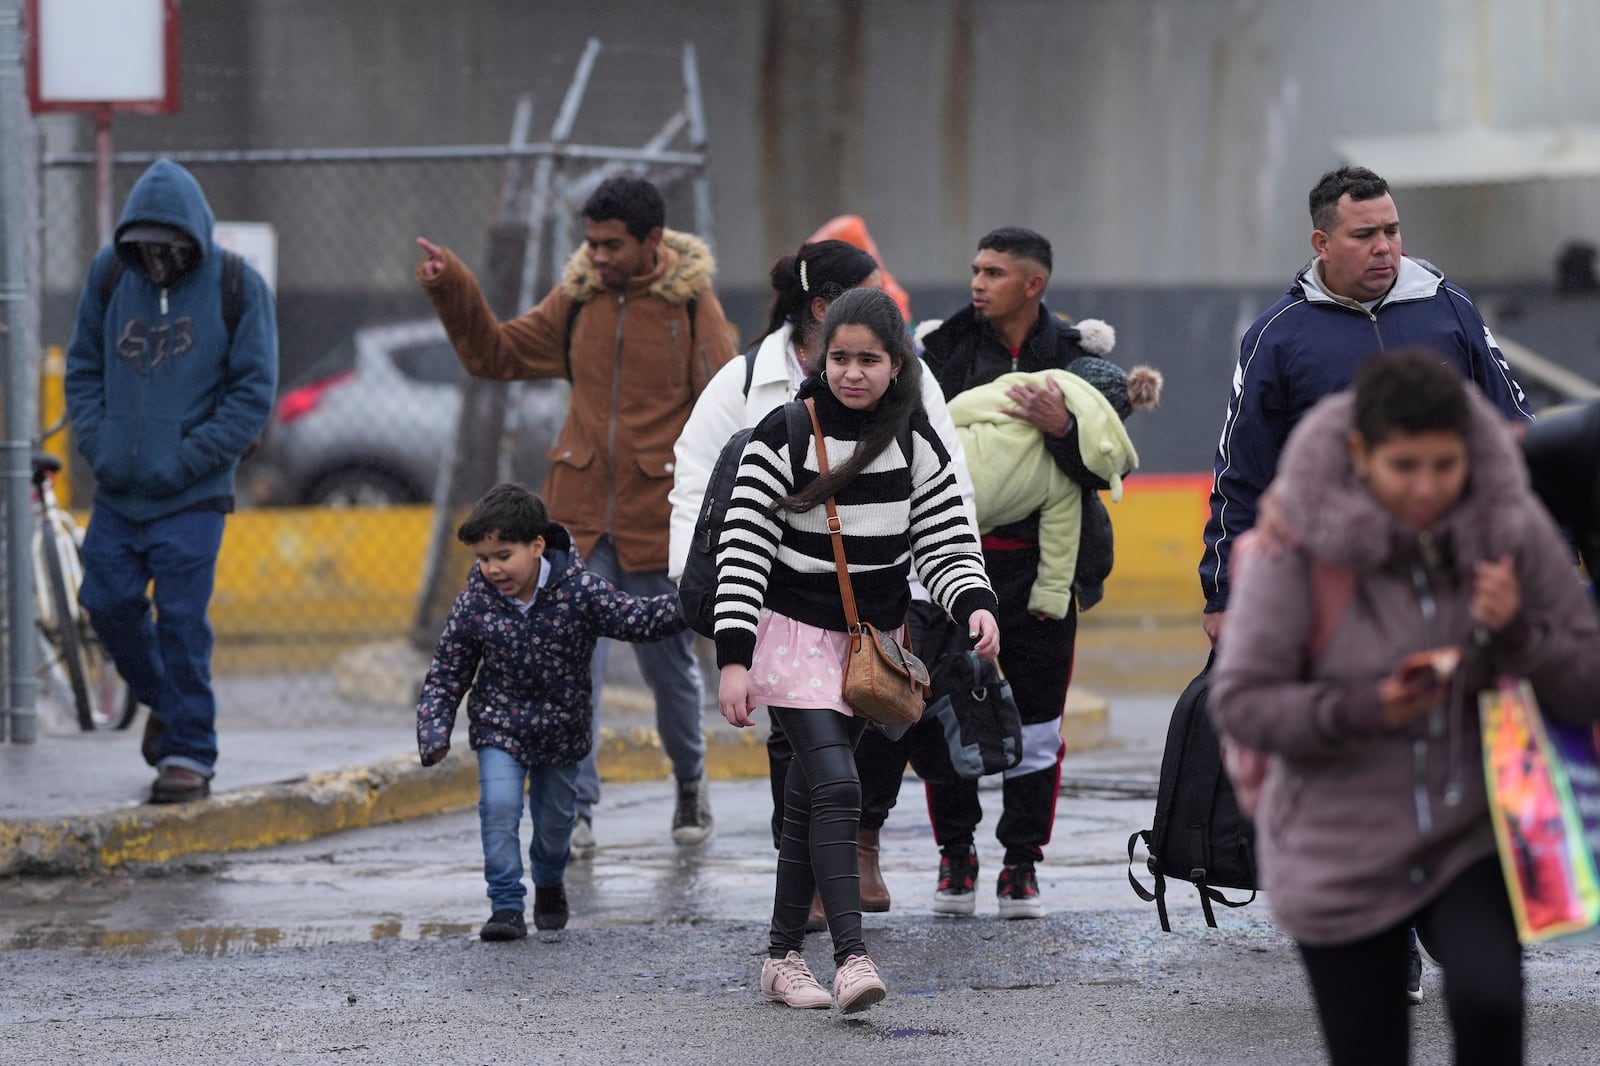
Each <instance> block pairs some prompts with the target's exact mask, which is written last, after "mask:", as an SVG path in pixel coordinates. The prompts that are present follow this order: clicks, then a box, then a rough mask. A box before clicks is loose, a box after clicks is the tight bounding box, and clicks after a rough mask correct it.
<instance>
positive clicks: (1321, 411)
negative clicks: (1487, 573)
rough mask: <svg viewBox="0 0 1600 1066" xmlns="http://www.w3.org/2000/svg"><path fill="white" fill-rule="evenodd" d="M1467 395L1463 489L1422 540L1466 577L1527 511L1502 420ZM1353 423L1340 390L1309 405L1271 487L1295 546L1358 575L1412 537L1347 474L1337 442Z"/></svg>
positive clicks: (1528, 502) (1515, 537) (1513, 536)
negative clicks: (1441, 549)
mask: <svg viewBox="0 0 1600 1066" xmlns="http://www.w3.org/2000/svg"><path fill="white" fill-rule="evenodd" d="M1467 393H1468V395H1467V400H1468V407H1469V410H1470V411H1471V415H1472V422H1471V429H1470V432H1469V435H1468V439H1467V463H1468V473H1467V484H1466V487H1465V488H1464V489H1463V490H1462V493H1461V499H1460V500H1458V501H1457V503H1456V505H1455V507H1453V508H1452V509H1451V510H1450V512H1449V513H1448V514H1446V515H1445V516H1444V518H1442V519H1441V520H1440V521H1439V523H1438V524H1437V525H1436V526H1435V527H1434V529H1433V530H1431V533H1432V534H1433V536H1434V537H1435V538H1436V539H1438V540H1439V541H1441V542H1444V543H1447V544H1448V545H1449V546H1450V549H1451V552H1450V554H1451V555H1452V556H1453V557H1454V559H1455V565H1456V567H1457V569H1458V570H1459V571H1461V572H1463V573H1466V574H1469V575H1470V573H1471V570H1472V565H1473V563H1475V562H1477V561H1480V560H1488V559H1495V558H1498V557H1500V556H1501V555H1503V554H1505V552H1507V551H1508V550H1510V548H1511V546H1513V545H1515V544H1517V543H1519V542H1520V541H1521V538H1522V531H1523V527H1524V526H1525V524H1526V522H1527V519H1526V517H1525V516H1526V513H1527V508H1529V507H1532V506H1535V504H1534V501H1533V498H1532V491H1531V490H1530V489H1529V487H1528V475H1527V471H1526V470H1525V469H1524V468H1523V465H1522V458H1521V455H1520V454H1519V453H1518V451H1517V447H1516V443H1515V441H1513V440H1512V437H1511V434H1510V432H1509V431H1508V430H1507V429H1506V427H1505V424H1504V418H1503V417H1502V416H1501V415H1500V413H1499V412H1497V411H1496V410H1495V409H1494V408H1492V407H1491V406H1489V403H1488V401H1486V400H1485V399H1484V398H1483V397H1482V395H1481V394H1479V392H1478V391H1477V390H1476V389H1471V388H1469V389H1468V390H1467ZM1354 416H1355V396H1354V394H1353V393H1350V392H1343V393H1338V394H1336V395H1333V396H1329V397H1327V398H1326V399H1324V400H1323V401H1322V402H1320V403H1318V404H1317V405H1316V406H1315V407H1313V408H1312V409H1311V410H1310V412H1308V413H1307V414H1306V416H1305V418H1303V419H1301V421H1300V424H1299V425H1298V426H1296V427H1295V429H1294V432H1292V433H1290V434H1289V441H1288V444H1287V445H1286V446H1285V448H1284V453H1283V462H1282V463H1281V464H1280V465H1279V467H1278V474H1277V477H1276V478H1274V479H1273V483H1272V484H1273V487H1274V490H1275V492H1276V493H1277V495H1278V499H1279V501H1280V503H1281V504H1282V507H1283V512H1284V519H1285V521H1286V523H1287V524H1288V527H1289V531H1290V534H1291V536H1292V537H1293V538H1294V540H1295V542H1296V543H1298V544H1300V545H1301V546H1302V547H1304V548H1305V550H1306V551H1307V552H1308V553H1309V554H1310V555H1312V556H1313V557H1315V558H1318V559H1322V560H1325V561H1327V562H1331V563H1336V564H1343V565H1353V566H1356V567H1357V568H1359V569H1363V570H1367V569H1373V568H1376V567H1378V566H1381V565H1382V564H1384V563H1385V562H1387V561H1388V560H1390V559H1391V558H1394V557H1397V556H1401V555H1404V554H1406V553H1409V552H1410V551H1411V550H1412V549H1413V548H1414V546H1415V544H1416V541H1417V533H1416V531H1414V530H1411V529H1408V528H1406V527H1405V526H1404V525H1402V524H1401V523H1399V522H1398V521H1396V520H1395V519H1394V518H1393V517H1392V516H1390V514H1389V512H1388V511H1387V510H1386V509H1385V508H1384V506H1383V505H1382V504H1381V503H1379V502H1378V499H1377V497H1375V496H1374V495H1373V494H1372V492H1371V490H1369V489H1368V487H1367V485H1366V482H1364V481H1362V480H1361V478H1360V477H1358V476H1357V475H1356V471H1355V465H1354V464H1353V463H1352V462H1351V460H1350V451H1349V447H1348V445H1347V443H1346V439H1347V434H1348V433H1349V431H1350V429H1351V428H1352V427H1353V426H1354V424H1355V417H1354Z"/></svg>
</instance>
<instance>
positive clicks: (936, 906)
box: [933, 845, 978, 915]
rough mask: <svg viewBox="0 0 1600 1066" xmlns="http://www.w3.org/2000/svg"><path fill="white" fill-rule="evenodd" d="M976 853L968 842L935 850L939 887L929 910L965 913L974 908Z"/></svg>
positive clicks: (975, 901)
mask: <svg viewBox="0 0 1600 1066" xmlns="http://www.w3.org/2000/svg"><path fill="white" fill-rule="evenodd" d="M977 903H978V852H977V850H976V849H975V848H973V847H972V846H971V845H968V846H966V847H948V848H942V849H940V851H939V888H938V890H937V891H935V892H934V894H933V913H935V914H953V915H966V914H971V913H972V912H973V911H974V910H976V909H977Z"/></svg>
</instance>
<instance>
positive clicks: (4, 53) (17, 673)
mask: <svg viewBox="0 0 1600 1066" xmlns="http://www.w3.org/2000/svg"><path fill="white" fill-rule="evenodd" d="M18 3H19V0H0V189H3V190H4V192H5V194H4V196H0V312H3V313H4V318H3V320H0V324H3V327H4V328H3V329H0V352H3V354H4V365H5V392H6V394H5V434H6V436H5V446H4V453H5V456H4V457H5V468H4V471H3V479H4V486H5V494H4V495H5V516H6V538H5V550H6V576H7V582H6V586H7V587H6V593H7V597H6V606H7V610H6V618H7V619H8V621H9V627H8V629H7V634H6V636H7V641H6V643H7V653H8V654H7V667H8V672H7V679H6V680H7V684H6V691H5V700H6V706H5V714H4V715H3V716H0V735H3V734H5V733H9V739H10V740H11V741H12V742H14V743H17V744H32V743H33V742H34V741H35V740H37V739H38V700H39V681H38V677H37V662H38V655H37V648H36V646H35V644H34V639H35V638H34V628H35V621H34V600H33V552H32V543H33V541H32V538H33V507H32V501H31V499H30V492H31V490H32V487H33V486H32V481H31V477H30V475H31V473H32V469H31V462H30V457H31V455H32V451H33V447H32V443H33V442H32V431H33V427H34V425H35V424H36V423H37V421H38V413H37V411H36V410H35V407H36V399H35V398H36V396H37V381H36V377H35V372H36V370H37V365H36V362H35V360H34V358H33V353H34V352H35V351H36V350H37V347H38V346H37V344H36V343H35V342H36V332H37V326H36V323H34V321H33V318H34V317H35V316H33V315H31V314H30V313H29V292H28V284H29V283H28V279H29V277H30V272H29V271H28V269H27V266H28V261H29V250H30V248H32V247H33V246H34V243H35V238H34V235H33V233H32V231H31V229H30V227H31V226H32V225H33V223H34V220H35V219H36V218H37V217H38V213H37V211H36V210H34V208H35V207H36V206H37V204H36V202H35V198H34V193H35V192H36V190H37V172H36V171H35V170H34V168H33V160H34V159H35V158H36V157H37V154H38V153H37V145H35V143H34V141H33V138H32V123H31V121H30V120H29V118H28V116H27V113H26V112H25V111H23V103H22V101H23V100H24V99H26V97H25V95H24V93H23V86H22V18H21V14H20V11H19V9H18Z"/></svg>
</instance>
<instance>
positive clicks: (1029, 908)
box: [995, 862, 1044, 918]
mask: <svg viewBox="0 0 1600 1066" xmlns="http://www.w3.org/2000/svg"><path fill="white" fill-rule="evenodd" d="M995 894H996V895H997V896H999V897H1000V917H1002V918H1042V917H1044V901H1043V900H1041V899H1040V898H1039V875H1038V874H1036V873H1035V872H1034V869H1033V863H1031V862H1019V863H1018V864H1017V865H1015V866H1006V867H1002V868H1001V870H1000V881H999V884H998V886H997V887H996V888H995Z"/></svg>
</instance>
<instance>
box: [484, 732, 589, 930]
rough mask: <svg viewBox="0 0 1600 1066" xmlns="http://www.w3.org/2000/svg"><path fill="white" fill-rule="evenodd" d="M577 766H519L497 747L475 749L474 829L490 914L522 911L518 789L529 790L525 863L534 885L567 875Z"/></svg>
mask: <svg viewBox="0 0 1600 1066" xmlns="http://www.w3.org/2000/svg"><path fill="white" fill-rule="evenodd" d="M577 776H578V767H577V764H576V763H573V764H569V765H567V766H524V765H522V763H520V762H518V761H517V760H516V759H515V758H513V757H512V756H510V755H508V754H507V753H506V752H503V751H501V750H500V749H499V748H479V749H478V828H479V832H480V833H481V834H482V836H483V879H484V880H485V881H486V882H488V886H489V889H488V895H489V908H490V910H496V911H500V910H513V911H516V912H518V913H519V914H520V913H521V912H522V903H523V900H525V899H526V898H527V896H528V890H527V889H526V888H525V887H523V884H522V840H521V839H520V837H519V836H518V835H517V829H518V827H519V825H520V824H521V822H522V790H523V786H524V785H526V786H527V790H528V814H529V815H530V816H532V818H533V839H532V840H531V841H529V842H528V865H529V866H530V867H531V868H532V870H533V883H534V884H535V885H541V886H544V887H546V888H548V887H550V886H551V885H559V884H560V883H561V881H562V879H563V878H564V877H565V876H566V872H567V857H568V855H569V854H570V851H571V842H572V822H573V819H574V818H575V817H576V816H577V815H576V801H577V795H578V793H577V788H576V780H577Z"/></svg>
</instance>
